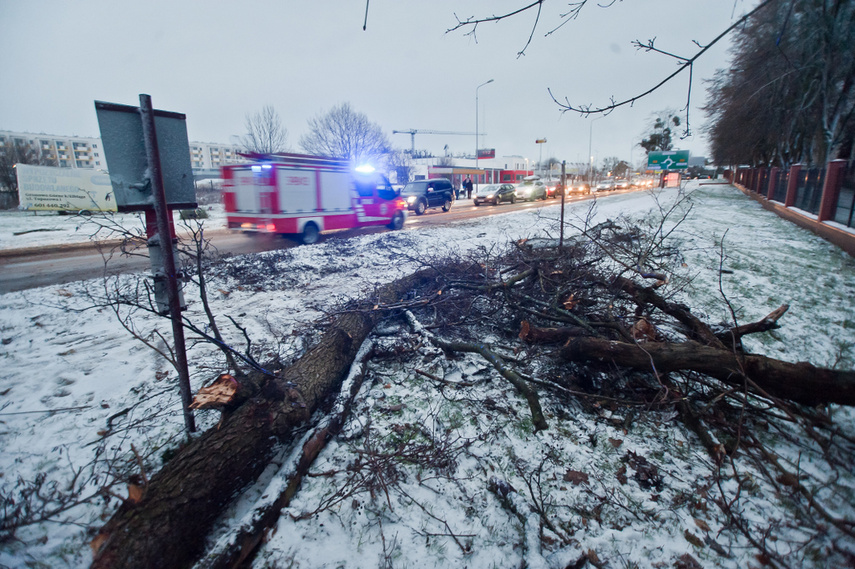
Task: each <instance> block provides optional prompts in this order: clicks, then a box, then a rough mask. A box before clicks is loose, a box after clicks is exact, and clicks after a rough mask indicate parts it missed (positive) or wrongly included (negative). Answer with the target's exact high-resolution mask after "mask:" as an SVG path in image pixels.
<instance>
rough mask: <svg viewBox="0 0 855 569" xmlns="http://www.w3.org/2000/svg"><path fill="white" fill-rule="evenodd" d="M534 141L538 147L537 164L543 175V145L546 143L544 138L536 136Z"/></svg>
mask: <svg viewBox="0 0 855 569" xmlns="http://www.w3.org/2000/svg"><path fill="white" fill-rule="evenodd" d="M534 143H535V144H537V146H538V147H539V148H540V158H538V159H537V164H538V166H539V167H540V175H541V176H543V145H544V144H546V139H545V138H538V139H537V140H535V141H534Z"/></svg>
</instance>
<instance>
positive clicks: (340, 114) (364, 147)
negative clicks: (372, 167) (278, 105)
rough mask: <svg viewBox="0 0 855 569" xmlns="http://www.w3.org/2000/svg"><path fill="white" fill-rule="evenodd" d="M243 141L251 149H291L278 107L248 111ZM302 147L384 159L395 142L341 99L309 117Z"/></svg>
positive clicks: (266, 151)
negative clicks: (252, 112)
mask: <svg viewBox="0 0 855 569" xmlns="http://www.w3.org/2000/svg"><path fill="white" fill-rule="evenodd" d="M241 145H242V146H243V147H244V150H246V151H248V152H257V153H260V154H272V153H276V152H288V151H290V150H291V148H290V146H289V144H288V129H287V128H285V126H283V124H282V119H281V118H280V117H279V114H278V113H277V112H276V110H275V109H274V108H273V107H272V106H270V105H268V106H265V107H264V108H263V109H262V110H261V111H259V112H257V113H254V114H247V115H246V135H244V136H243V137H242V138H241ZM299 146H300V149H301V150H302V151H303V152H305V153H307V154H315V155H318V156H331V157H334V158H344V159H347V160H350V161H351V162H353V163H360V162H365V161H376V160H378V159H385V158H386V157H388V156H389V155H390V154H392V153H393V150H392V145H391V144H389V139H388V138H387V137H386V134H385V133H384V132H383V129H382V128H381V127H380V125H378V124H377V123H373V122H371V121H370V120H368V117H367V116H366V115H365V114H364V113H361V112H359V111H356V110H354V109H353V107H351V106H350V103H342V104H340V105H337V106H335V107H333V108H332V109H330V110H329V111H328V112H326V113H323V114H320V115H318V116H316V117H314V118H312V119H309V132H308V133H307V134H304V135H303V136H301V137H300V142H299Z"/></svg>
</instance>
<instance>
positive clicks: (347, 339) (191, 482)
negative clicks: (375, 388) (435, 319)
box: [92, 271, 430, 569]
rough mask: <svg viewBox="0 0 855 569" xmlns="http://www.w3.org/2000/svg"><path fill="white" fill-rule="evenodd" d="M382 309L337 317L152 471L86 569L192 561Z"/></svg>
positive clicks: (420, 277) (332, 384)
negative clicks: (215, 424)
mask: <svg viewBox="0 0 855 569" xmlns="http://www.w3.org/2000/svg"><path fill="white" fill-rule="evenodd" d="M428 279H430V275H429V274H428V273H427V272H424V271H423V272H420V273H416V274H415V275H411V276H409V277H406V278H403V279H399V280H397V281H395V282H394V283H391V284H389V285H387V286H385V287H383V288H382V289H381V290H379V291H377V293H376V294H375V297H374V298H373V299H372V300H374V301H375V302H379V303H386V302H397V301H398V300H400V298H401V296H403V294H405V293H406V292H408V291H410V290H412V289H413V288H417V287H418V286H419V285H420V284H423V283H424V282H426V281H427V280H428ZM383 313H384V312H383V311H381V310H376V311H372V312H367V311H355V312H348V313H344V314H342V315H339V316H337V317H336V318H335V319H334V321H333V323H332V325H331V328H330V330H329V331H328V332H327V333H326V334H324V336H323V337H322V339H321V341H320V343H319V344H318V345H316V346H315V347H313V348H312V349H311V350H309V352H308V353H306V355H305V356H303V358H301V359H300V361H299V362H297V363H296V364H294V365H293V366H291V367H290V368H288V369H286V370H284V371H283V372H282V373H281V374H279V375H278V376H277V377H276V378H275V379H273V380H270V381H268V382H266V384H264V385H263V387H262V388H261V390H260V392H259V393H257V394H256V395H254V396H253V397H252V398H250V399H249V400H248V401H247V402H245V403H244V404H243V405H241V406H240V407H239V408H238V409H237V410H236V411H235V412H234V413H232V414H231V415H230V416H229V417H228V418H227V419H226V421H225V422H224V423H223V424H222V425H221V426H220V428H218V429H211V430H209V431H208V432H206V433H204V434H203V435H202V436H201V437H199V438H198V439H196V440H195V441H193V442H191V443H190V444H188V445H187V446H186V447H185V448H183V449H182V450H181V451H180V452H179V453H178V454H177V455H176V456H175V457H174V458H173V459H172V460H171V461H169V462H168V463H167V464H166V465H165V466H164V467H163V468H162V469H161V470H160V471H159V472H158V473H157V474H155V475H154V476H153V477H152V479H151V481H150V483H149V484H148V487H147V488H146V489H145V494H144V496H143V499H142V501H140V502H139V503H137V504H130V503H127V502H126V503H125V504H123V505H122V506H121V507H120V508H119V509H118V510H117V511H116V513H115V514H114V515H113V517H112V518H111V519H110V520H109V521H108V522H107V524H106V525H105V526H104V528H103V529H102V530H101V532H100V533H99V535H98V537H97V538H96V540H95V541H94V542H93V549H97V551H96V553H95V555H94V560H93V563H92V567H93V568H98V569H100V568H107V567H113V568H122V569H132V568H140V569H142V568H151V567H164V568H165V567H186V566H188V565H189V564H191V563H192V562H193V561H194V560H196V559H197V558H198V556H199V555H200V554H201V553H202V551H203V547H204V543H205V538H206V536H207V535H208V532H209V531H210V529H211V527H212V525H213V523H214V522H215V520H216V519H217V517H218V516H219V515H220V513H221V512H222V510H223V509H224V508H225V506H226V505H228V503H229V502H230V501H231V500H232V499H233V498H234V497H235V495H236V494H237V493H238V492H239V491H240V490H241V489H242V488H243V487H244V486H245V485H247V484H249V483H251V482H252V481H254V480H255V479H256V478H257V477H258V476H259V475H260V474H261V472H262V471H263V470H264V468H265V467H266V466H267V464H268V462H269V459H270V458H271V453H272V448H273V446H274V443H275V442H277V441H279V440H287V439H288V438H289V437H290V433H291V431H292V429H293V427H295V426H297V425H300V424H302V423H305V422H306V421H307V420H308V419H309V417H310V415H311V413H312V411H314V410H315V409H316V408H317V407H318V405H319V403H320V402H321V401H322V400H323V398H324V396H325V395H326V393H328V392H329V390H331V389H335V388H337V387H338V385H339V384H340V383H341V381H342V380H343V379H344V377H345V376H346V375H347V372H348V369H349V368H350V365H351V363H352V362H353V359H354V357H355V356H356V353H357V351H358V350H359V347H360V345H361V344H362V342H363V341H364V340H365V338H366V337H367V336H368V334H369V332H370V331H371V329H372V327H373V326H374V324H375V323H376V320H377V319H378V318H379V317H380V316H381V314H383ZM96 544H97V545H96Z"/></svg>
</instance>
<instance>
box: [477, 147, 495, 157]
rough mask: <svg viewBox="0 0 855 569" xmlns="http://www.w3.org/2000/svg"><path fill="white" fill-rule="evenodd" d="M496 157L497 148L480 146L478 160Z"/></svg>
mask: <svg viewBox="0 0 855 569" xmlns="http://www.w3.org/2000/svg"><path fill="white" fill-rule="evenodd" d="M495 157H496V149H495V148H479V149H478V160H485V159H487V158H495Z"/></svg>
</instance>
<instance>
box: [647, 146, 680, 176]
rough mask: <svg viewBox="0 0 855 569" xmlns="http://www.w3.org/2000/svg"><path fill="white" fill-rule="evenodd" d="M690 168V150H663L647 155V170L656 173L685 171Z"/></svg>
mask: <svg viewBox="0 0 855 569" xmlns="http://www.w3.org/2000/svg"><path fill="white" fill-rule="evenodd" d="M688 167H689V151H688V150H663V151H659V152H651V153H650V154H648V155H647V169H648V170H653V171H654V172H661V171H664V170H685V169H687V168H688Z"/></svg>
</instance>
